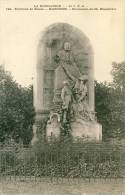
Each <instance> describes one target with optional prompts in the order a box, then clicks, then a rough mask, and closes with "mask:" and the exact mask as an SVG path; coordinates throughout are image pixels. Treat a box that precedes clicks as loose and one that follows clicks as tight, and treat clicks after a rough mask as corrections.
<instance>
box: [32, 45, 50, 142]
mask: <svg viewBox="0 0 125 195" xmlns="http://www.w3.org/2000/svg"><path fill="white" fill-rule="evenodd" d="M37 59H38V61H37V66H36V78H35V85H34V108H35V113H36V116H35V124H34V125H33V134H34V136H33V139H32V142H31V143H32V144H34V143H35V142H36V141H37V140H38V139H39V137H42V138H43V139H44V138H45V124H46V121H47V114H48V113H47V111H46V110H45V108H44V102H43V86H44V70H43V66H44V65H45V49H44V44H41V46H40V47H39V48H38V58H37Z"/></svg>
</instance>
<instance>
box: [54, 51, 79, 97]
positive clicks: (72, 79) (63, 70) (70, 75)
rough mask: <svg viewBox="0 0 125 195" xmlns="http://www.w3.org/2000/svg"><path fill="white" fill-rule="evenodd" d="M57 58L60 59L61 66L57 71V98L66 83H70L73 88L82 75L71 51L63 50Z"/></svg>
mask: <svg viewBox="0 0 125 195" xmlns="http://www.w3.org/2000/svg"><path fill="white" fill-rule="evenodd" d="M56 57H58V60H59V66H58V67H57V69H56V70H55V86H54V88H55V96H56V95H57V94H58V93H59V94H60V92H61V89H62V87H63V83H64V81H68V82H69V83H70V85H71V86H72V85H74V84H75V83H76V81H77V80H78V78H79V77H80V75H81V74H80V72H79V69H78V67H77V65H76V63H75V60H74V57H73V53H72V52H71V51H70V50H69V51H65V50H61V51H59V52H58V54H57V56H56Z"/></svg>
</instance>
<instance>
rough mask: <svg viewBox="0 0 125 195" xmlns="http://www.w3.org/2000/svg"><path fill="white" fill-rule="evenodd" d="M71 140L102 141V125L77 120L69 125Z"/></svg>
mask: <svg viewBox="0 0 125 195" xmlns="http://www.w3.org/2000/svg"><path fill="white" fill-rule="evenodd" d="M71 128H72V137H73V139H74V140H75V139H77V138H78V139H79V138H83V139H85V140H88V141H94V140H95V141H101V140H102V125H101V124H99V123H97V122H89V121H88V122H87V121H82V120H78V121H75V122H72V123H71Z"/></svg>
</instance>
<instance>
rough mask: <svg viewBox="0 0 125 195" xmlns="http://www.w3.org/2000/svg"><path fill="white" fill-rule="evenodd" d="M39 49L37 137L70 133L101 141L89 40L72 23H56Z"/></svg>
mask: <svg viewBox="0 0 125 195" xmlns="http://www.w3.org/2000/svg"><path fill="white" fill-rule="evenodd" d="M37 52H38V57H37V73H36V87H35V91H34V107H35V111H36V120H35V124H34V128H35V130H34V132H35V133H34V134H35V135H34V136H35V139H36V137H39V132H40V133H42V134H43V137H44V138H48V136H55V137H60V135H65V134H67V135H69V136H72V137H73V138H75V137H82V136H86V137H90V139H91V140H92V139H94V140H101V139H102V138H101V134H102V129H101V125H100V124H98V123H97V121H96V117H95V113H94V71H93V50H92V47H91V44H90V41H89V39H88V38H87V37H86V36H85V35H84V34H83V33H82V32H81V31H80V30H79V29H77V28H75V27H73V26H71V25H69V24H66V23H56V24H53V25H51V26H49V27H48V28H47V29H46V30H45V31H44V32H43V34H42V35H41V40H40V41H39V45H38V51H37ZM37 134H38V135H37ZM36 135H37V136H36Z"/></svg>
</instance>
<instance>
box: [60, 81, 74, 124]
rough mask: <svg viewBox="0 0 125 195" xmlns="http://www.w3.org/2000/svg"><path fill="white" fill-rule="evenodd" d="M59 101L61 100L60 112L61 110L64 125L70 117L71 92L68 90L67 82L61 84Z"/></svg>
mask: <svg viewBox="0 0 125 195" xmlns="http://www.w3.org/2000/svg"><path fill="white" fill-rule="evenodd" d="M61 99H62V110H63V123H66V122H67V121H68V117H70V112H71V104H72V90H71V88H70V85H69V83H68V81H64V82H63V88H62V91H61Z"/></svg>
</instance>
